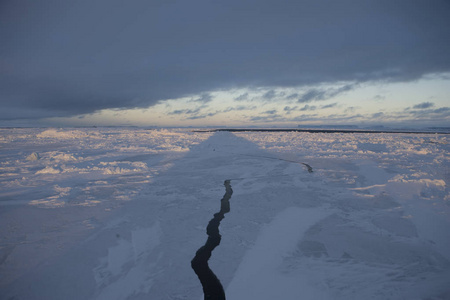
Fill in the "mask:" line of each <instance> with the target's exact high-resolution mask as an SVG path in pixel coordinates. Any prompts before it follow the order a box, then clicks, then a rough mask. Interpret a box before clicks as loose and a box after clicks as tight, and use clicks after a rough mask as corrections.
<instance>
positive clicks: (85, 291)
mask: <svg viewBox="0 0 450 300" xmlns="http://www.w3.org/2000/svg"><path fill="white" fill-rule="evenodd" d="M449 138H450V136H449V135H445V134H407V133H307V132H236V133H232V132H193V131H191V130H188V129H152V130H148V129H142V128H64V129H61V128H11V129H6V128H4V129H0V299H15V300H18V299H58V300H59V299H167V300H169V299H171V300H174V299H180V300H181V299H202V298H203V292H202V286H201V284H200V281H199V280H198V278H197V276H196V274H195V273H194V271H193V270H192V268H191V259H192V258H193V257H194V255H195V253H196V251H197V249H199V247H201V246H202V245H203V244H204V243H205V241H206V239H207V235H206V225H207V224H208V222H209V220H211V218H212V217H213V215H214V214H215V213H217V212H218V211H219V210H220V206H221V201H220V200H221V198H222V197H223V196H224V194H225V187H224V181H225V180H230V184H231V188H232V190H233V194H232V197H231V199H230V208H231V209H230V212H228V213H227V214H226V215H225V218H224V219H223V220H222V221H221V223H220V234H221V236H222V239H221V243H220V245H219V246H218V247H217V248H215V250H214V251H213V253H212V257H211V258H210V260H209V266H210V268H211V269H212V270H213V271H214V273H215V274H216V276H217V277H218V278H219V279H220V281H221V284H222V286H223V288H224V290H225V293H226V298H227V299H229V300H233V299H236V300H239V299H245V300H249V299H287V300H289V299H450V193H449V188H448V184H449V180H450V168H449V166H450V156H449V148H450V146H449ZM308 166H310V167H311V168H312V171H313V172H309V170H308Z"/></svg>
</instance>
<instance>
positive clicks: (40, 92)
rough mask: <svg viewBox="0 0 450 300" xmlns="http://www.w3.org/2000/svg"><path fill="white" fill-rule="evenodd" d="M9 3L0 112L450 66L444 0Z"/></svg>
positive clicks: (400, 76)
mask: <svg viewBox="0 0 450 300" xmlns="http://www.w3.org/2000/svg"><path fill="white" fill-rule="evenodd" d="M4 2H5V3H2V9H1V10H0V40H1V41H2V47H1V48H0V105H1V106H2V111H1V112H0V119H19V118H42V117H52V116H73V115H79V114H89V113H93V112H96V111H100V110H102V109H111V108H116V109H128V108H146V107H149V106H152V105H155V104H157V103H160V101H162V100H166V99H177V98H181V97H193V95H199V94H200V95H202V94H204V93H208V92H210V91H216V90H231V89H236V88H248V87H250V88H251V87H256V88H260V87H263V88H265V89H270V90H276V88H277V87H300V86H303V87H306V86H314V85H316V84H320V83H336V82H355V83H357V82H366V81H373V80H382V81H411V80H415V79H418V78H420V77H422V76H425V75H427V74H431V73H441V72H449V71H450V58H449V55H448V53H450V43H448V42H447V40H448V36H450V19H449V18H448V15H449V14H450V4H449V3H448V1H433V2H432V3H429V2H427V1H420V0H408V1H406V0H399V1H388V0H381V1H358V2H357V3H355V1H352V0H342V1H333V0H323V1H320V2H317V1H316V0H302V1H288V0H281V2H280V1H274V0H271V1H269V0H260V1H256V0H239V1H237V0H230V1H226V2H214V1H212V2H204V1H199V0H192V1H176V2H172V1H161V0H156V1H144V0H137V1H127V2H124V1H121V0H98V1H94V2H93V1H88V0H80V1H72V2H70V3H67V2H66V1H54V0H42V1H34V0H24V1H20V2H17V1H4ZM312 16H313V17H312ZM81 20H82V21H81ZM351 88H352V86H344V87H341V88H337V89H331V90H330V89H310V90H308V91H306V92H305V93H304V94H302V95H299V96H298V97H299V98H297V99H298V102H300V103H308V102H311V101H320V100H326V99H330V98H332V97H334V96H337V95H339V94H340V93H344V92H345V91H348V90H350V89H351ZM346 89H347V90H346ZM241 96H242V95H241ZM276 96H277V95H276V94H270V93H269V94H266V95H265V97H266V98H264V100H272V101H277V99H276ZM290 96H291V95H289V96H287V97H290ZM237 98H239V97H237ZM244 98H245V97H243V98H242V99H241V100H243V99H244ZM198 100H199V101H200V102H202V101H206V102H207V99H206V98H205V99H203V100H201V97H200V98H199V99H198ZM237 101H239V100H237Z"/></svg>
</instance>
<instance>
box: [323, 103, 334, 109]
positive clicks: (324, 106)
mask: <svg viewBox="0 0 450 300" xmlns="http://www.w3.org/2000/svg"><path fill="white" fill-rule="evenodd" d="M337 105H338V104H337V102H335V103H331V104H327V105H323V106H322V107H321V108H322V109H325V108H333V107H336V106H337Z"/></svg>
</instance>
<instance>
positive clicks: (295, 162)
mask: <svg viewBox="0 0 450 300" xmlns="http://www.w3.org/2000/svg"><path fill="white" fill-rule="evenodd" d="M213 151H217V152H223V153H230V154H234V155H240V156H248V157H256V158H265V159H273V160H281V161H286V162H290V163H294V164H301V165H304V166H305V167H306V169H307V170H308V172H309V173H312V172H313V168H312V167H311V166H310V165H308V164H307V163H303V162H300V161H295V160H290V159H284V158H278V157H272V156H264V155H254V154H245V153H234V152H226V151H221V150H216V149H214V150H213Z"/></svg>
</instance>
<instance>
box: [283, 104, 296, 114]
mask: <svg viewBox="0 0 450 300" xmlns="http://www.w3.org/2000/svg"><path fill="white" fill-rule="evenodd" d="M297 109H298V106H294V107H290V106H285V107H284V108H283V110H284V111H285V112H286V114H291V113H292V112H293V111H296V110H297Z"/></svg>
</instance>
